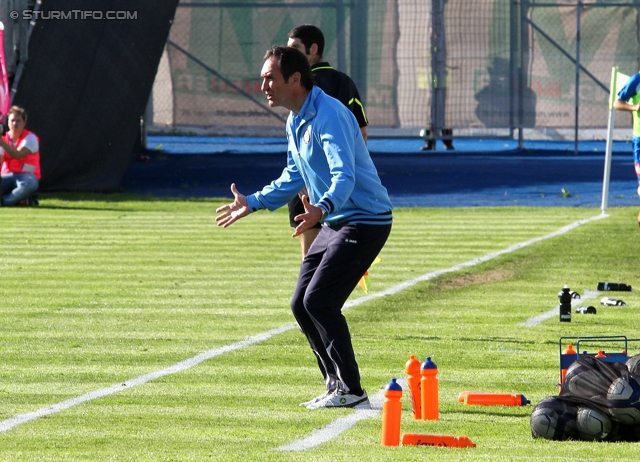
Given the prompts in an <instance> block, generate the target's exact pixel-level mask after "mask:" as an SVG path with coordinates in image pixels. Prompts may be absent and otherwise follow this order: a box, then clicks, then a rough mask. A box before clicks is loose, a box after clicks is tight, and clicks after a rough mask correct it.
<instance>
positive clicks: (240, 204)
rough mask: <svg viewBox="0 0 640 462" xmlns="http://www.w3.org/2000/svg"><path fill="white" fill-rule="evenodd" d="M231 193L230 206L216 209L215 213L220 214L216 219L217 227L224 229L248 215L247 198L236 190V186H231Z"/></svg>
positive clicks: (233, 184)
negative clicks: (231, 200)
mask: <svg viewBox="0 0 640 462" xmlns="http://www.w3.org/2000/svg"><path fill="white" fill-rule="evenodd" d="M231 192H232V193H233V202H232V203H231V204H227V205H222V206H220V207H218V208H217V209H216V213H220V212H224V213H221V214H220V215H218V216H217V217H216V221H217V222H218V226H222V227H223V228H226V227H227V226H230V225H231V224H232V223H234V222H236V221H238V220H239V219H240V218H242V217H246V216H247V215H249V207H248V205H247V196H244V195H242V194H240V193H239V192H238V190H237V189H236V184H235V183H232V184H231Z"/></svg>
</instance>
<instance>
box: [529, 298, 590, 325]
mask: <svg viewBox="0 0 640 462" xmlns="http://www.w3.org/2000/svg"><path fill="white" fill-rule="evenodd" d="M598 295H600V292H598V291H597V290H590V289H587V290H585V291H584V294H583V296H582V298H574V299H572V300H571V308H573V307H574V306H580V305H582V304H583V303H584V302H585V301H587V300H591V299H592V298H597V297H598ZM559 307H560V305H556V306H555V308H551V309H550V310H549V311H547V312H546V313H542V314H539V315H538V316H534V317H532V318H529V319H527V320H526V321H524V322H521V323H520V324H518V326H524V327H533V326H537V325H538V324H541V323H543V322H544V321H546V320H547V319H551V318H553V317H554V316H558V315H559V314H560V312H559V311H558V309H559Z"/></svg>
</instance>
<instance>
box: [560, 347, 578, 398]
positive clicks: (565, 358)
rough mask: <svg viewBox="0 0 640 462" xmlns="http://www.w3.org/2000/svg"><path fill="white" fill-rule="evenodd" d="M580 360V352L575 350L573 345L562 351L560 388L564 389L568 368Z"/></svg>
mask: <svg viewBox="0 0 640 462" xmlns="http://www.w3.org/2000/svg"><path fill="white" fill-rule="evenodd" d="M576 359H578V352H577V351H576V350H574V349H573V345H572V344H569V345H567V348H565V349H564V350H562V355H561V356H560V383H559V384H558V386H559V387H560V389H562V383H563V382H564V377H565V375H567V368H568V367H569V366H570V365H571V364H572V363H573V362H574V361H575V360H576Z"/></svg>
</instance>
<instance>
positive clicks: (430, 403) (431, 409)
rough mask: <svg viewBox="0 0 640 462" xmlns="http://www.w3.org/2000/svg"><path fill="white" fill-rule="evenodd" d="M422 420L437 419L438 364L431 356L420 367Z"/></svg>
mask: <svg viewBox="0 0 640 462" xmlns="http://www.w3.org/2000/svg"><path fill="white" fill-rule="evenodd" d="M420 375H421V376H422V378H421V379H420V396H421V405H422V420H438V377H437V375H438V366H436V364H435V363H434V362H433V361H431V357H428V358H427V360H426V361H425V362H424V363H422V366H421V367H420Z"/></svg>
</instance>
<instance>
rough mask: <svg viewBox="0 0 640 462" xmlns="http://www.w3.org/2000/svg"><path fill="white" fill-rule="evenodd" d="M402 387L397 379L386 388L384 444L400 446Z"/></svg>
mask: <svg viewBox="0 0 640 462" xmlns="http://www.w3.org/2000/svg"><path fill="white" fill-rule="evenodd" d="M401 398H402V387H401V386H400V384H399V383H398V382H396V379H391V382H389V384H388V385H387V386H386V387H385V389H384V402H383V403H382V435H381V437H380V444H382V446H398V445H399V444H400V422H401V420H402V401H401Z"/></svg>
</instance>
